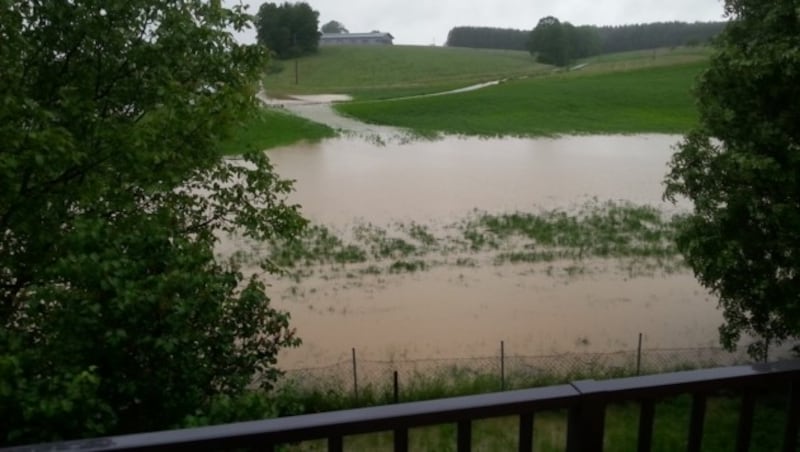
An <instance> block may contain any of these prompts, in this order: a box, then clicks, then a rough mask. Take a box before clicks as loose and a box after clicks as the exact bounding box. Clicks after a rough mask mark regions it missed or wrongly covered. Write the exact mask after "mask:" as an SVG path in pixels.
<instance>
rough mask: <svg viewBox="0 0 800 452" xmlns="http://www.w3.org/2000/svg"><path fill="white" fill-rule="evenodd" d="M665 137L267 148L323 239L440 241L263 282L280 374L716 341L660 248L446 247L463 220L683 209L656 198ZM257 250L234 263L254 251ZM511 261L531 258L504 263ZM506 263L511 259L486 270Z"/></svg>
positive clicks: (708, 305)
mask: <svg viewBox="0 0 800 452" xmlns="http://www.w3.org/2000/svg"><path fill="white" fill-rule="evenodd" d="M677 140H678V137H674V136H663V135H645V136H602V137H596V136H586V137H583V136H582V137H565V138H554V139H472V138H470V139H465V138H447V139H445V140H439V141H431V142H412V143H406V144H400V143H388V144H385V145H383V146H380V145H376V144H375V143H373V142H369V141H365V140H362V139H358V138H340V139H334V140H328V141H325V142H322V143H320V144H315V145H308V146H302V145H301V146H295V147H291V148H285V149H277V150H273V151H270V157H271V159H272V160H273V162H274V163H275V165H276V168H277V170H278V172H279V173H280V174H281V175H282V176H283V177H286V178H290V179H294V180H296V186H295V188H296V193H294V195H293V196H292V198H291V199H292V201H294V202H297V203H298V204H300V205H302V207H303V212H304V214H305V215H306V216H307V217H308V218H310V219H311V220H312V221H313V222H314V223H315V224H317V225H322V226H325V227H326V230H325V231H326V233H327V231H330V233H331V234H333V235H335V236H336V237H341V238H342V240H345V241H346V240H347V239H348V238H351V237H352V236H354V235H356V236H357V235H358V231H363V230H365V229H366V230H370V231H373V230H374V231H378V232H377V234H378V235H379V236H380V237H384V239H385V238H386V237H388V238H390V239H391V240H395V239H393V238H392V237H394V236H396V235H397V236H398V237H399V235H398V234H399V233H400V232H399V231H401V230H402V231H405V232H406V233H407V232H408V225H412V226H414V227H417V228H418V229H419V230H423V231H430V234H431V236H432V237H433V236H436V237H441V236H443V235H444V236H447V237H449V238H447V239H441V238H436V240H434V241H431V243H433V244H432V245H431V244H428V247H427V248H424V247H422V246H421V245H420V244H419V243H418V242H413V243H415V244H416V245H415V246H416V248H415V247H414V246H411V245H409V246H410V247H411V251H402V250H401V251H398V250H391V249H390V250H388V251H387V252H385V253H383V254H380V253H377V252H375V251H374V249H373V250H372V252H371V253H370V252H369V246H367V245H363V244H362V245H359V246H362V248H363V249H365V250H367V251H359V252H360V253H361V254H357V253H355V254H357V256H356V258H354V259H352V260H348V259H344V260H343V261H320V262H309V263H307V264H305V266H304V267H302V268H299V269H298V268H294V270H297V271H296V273H295V276H294V277H291V278H290V277H284V278H275V277H271V276H267V277H266V280H267V281H268V282H269V283H270V284H271V286H272V287H271V288H270V293H271V294H272V297H273V302H274V303H275V305H276V306H277V307H280V308H282V309H285V310H288V311H289V312H291V314H292V323H293V325H294V326H295V327H296V328H297V330H298V333H299V335H300V336H301V337H302V338H303V341H304V343H303V345H302V346H301V347H300V348H298V349H295V350H290V351H287V352H285V353H284V355H283V356H281V361H280V362H281V363H282V366H283V367H285V368H297V367H314V366H320V365H327V364H330V363H333V362H336V361H338V360H340V359H344V358H346V357H347V356H349V353H350V350H351V348H356V349H358V351H359V356H361V357H362V358H364V359H372V360H391V359H422V358H452V357H473V356H487V355H492V354H495V353H496V349H497V348H498V344H499V342H500V341H501V340H503V341H505V343H506V349H507V353H509V354H526V355H536V354H552V353H563V352H584V351H585V352H605V351H617V350H630V349H632V348H635V347H636V342H637V339H638V333H639V332H641V333H643V334H644V337H645V344H644V345H645V347H649V348H672V347H705V346H711V345H715V343H716V339H717V327H718V325H719V324H720V322H721V315H720V313H719V312H718V311H717V310H716V303H715V301H713V300H712V299H711V298H710V297H709V295H708V294H707V293H706V291H705V290H704V289H702V288H701V287H700V286H699V285H698V284H697V282H696V281H695V280H694V278H693V277H692V275H691V273H690V272H689V271H688V270H687V269H686V268H685V267H683V266H682V265H680V258H679V256H675V257H674V258H672V257H670V256H669V253H670V252H672V253H673V254H674V251H669V250H667V251H664V250H662V249H661V248H659V249H658V250H656V251H654V252H653V254H652V256H651V255H650V254H642V255H639V254H636V253H628V252H618V253H616V254H615V253H602V252H601V253H600V254H601V257H597V253H595V254H593V255H592V254H587V255H584V249H583V247H582V245H580V247H579V248H574V249H571V250H572V251H569V252H565V251H564V249H563V247H561V248H552V250H556V252H552V250H551V248H547V249H545V248H542V243H540V242H537V241H536V240H533V241H531V240H527V241H525V240H522V239H519V238H508V239H504V241H503V242H502V243H500V244H496V243H495V244H494V245H493V246H492V247H475V246H474V244H475V243H474V242H470V243H472V245H473V246H469V243H466V242H465V243H466V244H465V243H461V242H459V240H461V239H460V237H462V236H461V235H459V234H461V233H462V232H463V231H461V232H452V230H453V228H454V226H453V225H454V224H459V222H462V223H463V222H464V219H465V218H474V217H476V215H478V213H476V212H479V213H480V214H482V215H487V216H489V217H490V218H495V217H491V215H493V214H496V215H502V214H504V213H510V212H517V211H518V212H534V213H535V212H542V211H544V210H551V209H556V210H558V211H560V212H565V213H569V212H573V211H574V212H577V211H578V210H579V209H581V208H582V206H584V207H585V206H586V205H597V204H602V203H604V202H606V201H614V202H617V203H633V205H637V206H639V205H644V206H650V207H652V208H654V209H657V211H660V212H663V214H664V216H665V218H669V216H670V215H671V214H673V213H676V212H680V211H681V210H685V209H686V208H687V206H686V205H685V204H683V205H678V206H673V205H671V204H667V203H664V202H663V201H662V199H661V194H662V191H663V188H662V186H661V181H662V179H663V177H664V174H665V172H666V163H667V162H668V160H669V158H670V156H671V154H672V149H671V147H672V145H674V144H675V143H676V142H677ZM576 215H578V214H577V213H576ZM500 218H501V219H502V218H505V217H500ZM536 221H539V220H536ZM364 225H369V226H368V228H365V226H364ZM648 227H650V226H648ZM369 228H373V229H369ZM466 230H467V232H470V231H471V230H469V228H467V229H466ZM354 231H356V233H355V234H354ZM645 232H647V230H645ZM381 234H382V235H381ZM448 234H449V235H448ZM464 234H466V233H464ZM453 237H455V238H453ZM464 237H467V236H466V235H464ZM416 238H417V239H419V237H416ZM523 238H524V237H523ZM336 240H339V239H338V238H337V239H336ZM382 240H383V239H382ZM387 240H388V239H387ZM408 240H410V239H408ZM431 240H433V239H431ZM470 240H472V239H471V238H470ZM422 241H423V242H424V241H425V240H424V237H423V240H422ZM462 242H463V240H462ZM348 243H349V242H348ZM392 243H393V242H392ZM404 243H405V242H404ZM409 243H412V242H411V241H409ZM454 243H455V244H456V245H452V244H454ZM238 246H239V247H243V246H244V245H242V244H239V245H238ZM659 246H662V245H659ZM663 246H668V245H663ZM245 248H247V247H245ZM255 249H256V251H253V249H249V251H247V252H249V253H250V254H251V255H253V256H259V255H260V253H263V252H265V251H264V250H263V248H259V247H258V246H256V247H255ZM348 249H349V248H348ZM649 249H650V248H648V250H649ZM359 250H360V249H359ZM521 250H527V251H529V252H528V253H527V254H520V253H516V254H515V253H513V252H514V251H521ZM542 250H545V251H542ZM547 250H551V251H547ZM362 254H363V256H362ZM510 255H513V256H517V255H519V256H522V257H520V258H519V259H500V258H499V257H500V256H510ZM365 256H366V257H365ZM531 256H534V257H535V258H531ZM653 256H655V257H653ZM664 256H667V257H666V258H664ZM398 265H400V266H399V267H398ZM398 269H399V270H398ZM395 270H398V271H395Z"/></svg>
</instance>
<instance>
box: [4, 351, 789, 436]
mask: <svg viewBox="0 0 800 452" xmlns="http://www.w3.org/2000/svg"><path fill="white" fill-rule="evenodd" d="M778 386H785V387H787V388H788V389H789V392H788V393H787V400H786V403H787V410H786V416H785V422H784V425H783V438H782V444H783V446H782V450H783V451H784V452H789V451H791V452H795V451H797V450H798V424H800V360H793V361H783V362H777V363H770V364H758V365H753V366H736V367H723V368H716V369H705V370H696V371H689V372H676V373H667V374H658V375H650V376H644V377H632V378H620V379H614V380H604V381H594V380H583V381H576V382H573V383H571V384H566V385H558V386H548V387H542V388H535V389H525V390H517V391H507V392H498V393H491V394H483V395H476V396H467V397H455V398H448V399H438V400H430V401H425V402H412V403H402V404H397V405H385V406H378V407H373V408H361V409H353V410H344V411H334V412H329V413H320V414H310V415H303V416H293V417H285V418H278V419H269V420H263V421H253V422H242V423H236V424H227V425H218V426H213V427H203V428H192V429H185V430H173V431H165V432H152V433H140V434H134V435H124V436H114V437H107V438H97V439H89V440H80V441H70V442H62V443H52V444H41V445H33V446H25V447H21V448H16V449H11V450H30V451H33V450H36V451H50V450H53V451H54V450H59V451H61V450H181V449H182V450H209V449H211V450H218V449H225V450H228V449H240V448H243V449H249V450H267V451H271V450H275V448H276V446H278V445H281V444H285V443H293V442H299V441H307V440H315V439H327V443H328V450H329V451H341V450H342V447H343V438H344V437H346V436H349V435H357V434H364V433H373V432H374V433H377V432H385V431H391V432H393V442H394V450H395V451H406V450H408V445H409V442H408V432H409V429H411V428H414V427H422V426H431V425H439V424H448V423H455V424H456V425H457V435H456V442H457V450H459V451H469V450H470V449H471V444H472V422H473V421H475V420H478V419H485V418H493V417H505V416H516V417H518V419H519V429H518V432H519V441H518V448H519V450H520V451H531V450H533V434H534V432H533V421H534V417H535V416H536V413H537V412H542V411H547V410H553V409H566V410H568V420H567V451H568V452H578V451H601V450H602V449H603V437H604V425H605V412H606V406H608V405H609V404H614V403H620V402H631V401H634V402H637V403H638V404H639V407H640V415H639V425H638V449H637V450H638V451H649V450H650V449H651V444H652V440H653V423H654V417H655V416H654V415H655V403H656V401H658V400H660V399H663V398H667V397H672V396H676V395H682V394H689V395H691V396H692V404H691V410H690V413H688V415H689V416H688V419H689V430H688V438H687V441H686V444H687V450H688V451H699V450H700V446H701V443H702V439H703V425H704V420H705V412H706V400H707V398H708V397H709V396H710V395H712V394H715V393H718V392H720V391H724V392H725V394H726V395H731V394H735V395H738V397H740V399H741V404H740V406H739V421H738V428H737V429H736V431H735V432H731V435H736V451H737V452H738V451H747V450H749V447H750V443H751V434H752V430H753V418H754V411H755V399H756V397H755V394H756V392H757V391H758V390H760V389H763V388H765V387H766V388H775V387H778Z"/></svg>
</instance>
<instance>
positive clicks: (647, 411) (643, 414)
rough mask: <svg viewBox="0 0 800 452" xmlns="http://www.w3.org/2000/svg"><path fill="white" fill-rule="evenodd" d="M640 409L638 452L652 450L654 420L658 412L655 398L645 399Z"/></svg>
mask: <svg viewBox="0 0 800 452" xmlns="http://www.w3.org/2000/svg"><path fill="white" fill-rule="evenodd" d="M640 403H641V407H640V409H639V438H638V446H637V449H636V450H637V452H650V449H651V448H652V447H653V420H654V419H655V414H656V403H655V401H654V400H651V399H645V400H642V401H641V402H640Z"/></svg>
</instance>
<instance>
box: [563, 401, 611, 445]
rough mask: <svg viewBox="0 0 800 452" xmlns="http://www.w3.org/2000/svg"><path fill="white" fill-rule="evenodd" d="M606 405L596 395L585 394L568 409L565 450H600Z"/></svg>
mask: <svg viewBox="0 0 800 452" xmlns="http://www.w3.org/2000/svg"><path fill="white" fill-rule="evenodd" d="M605 417H606V406H605V402H603V401H602V400H600V398H599V397H598V396H593V395H587V396H584V397H583V399H582V400H581V401H580V402H579V403H578V404H577V405H576V406H574V407H572V408H571V409H570V410H569V414H568V419H567V452H601V451H602V450H603V434H604V429H605Z"/></svg>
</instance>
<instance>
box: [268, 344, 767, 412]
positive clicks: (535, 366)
mask: <svg viewBox="0 0 800 452" xmlns="http://www.w3.org/2000/svg"><path fill="white" fill-rule="evenodd" d="M500 350H501V351H500V353H499V354H498V355H496V356H484V357H474V358H447V359H417V360H391V361H375V360H363V359H358V357H357V354H356V350H355V349H353V353H352V359H347V360H342V361H339V362H337V363H335V364H331V365H328V366H322V367H314V368H304V369H292V370H288V371H286V373H285V374H284V376H283V377H282V379H281V381H280V382H279V385H292V386H293V387H295V388H296V389H298V390H304V391H315V392H319V393H324V394H337V395H340V396H352V397H353V398H354V399H355V400H358V399H359V397H365V396H366V397H370V398H373V399H375V398H376V395H377V396H378V397H377V398H379V399H384V400H385V401H387V402H391V401H402V400H408V399H409V397H408V396H409V395H410V394H413V397H410V398H413V399H420V398H425V397H426V394H427V395H429V396H430V397H437V396H441V395H442V394H443V393H447V394H452V393H454V392H456V393H458V392H463V393H474V392H485V391H492V390H507V389H519V388H527V387H534V386H543V385H552V384H560V383H565V382H569V381H574V380H579V379H586V378H593V379H602V378H617V377H625V376H633V375H646V374H654V373H663V372H672V371H679V370H687V369H698V368H708V367H720V366H729V365H736V364H745V363H750V362H751V361H752V360H751V359H750V358H749V357H748V356H747V354H746V353H745V352H735V353H731V352H728V351H725V350H723V349H720V348H713V347H707V348H682V349H638V350H630V351H619V352H613V353H564V354H554V355H540V356H525V355H506V354H505V353H504V351H503V346H502V344H501V347H500ZM448 389H450V390H449V391H448ZM453 389H455V391H453Z"/></svg>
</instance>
